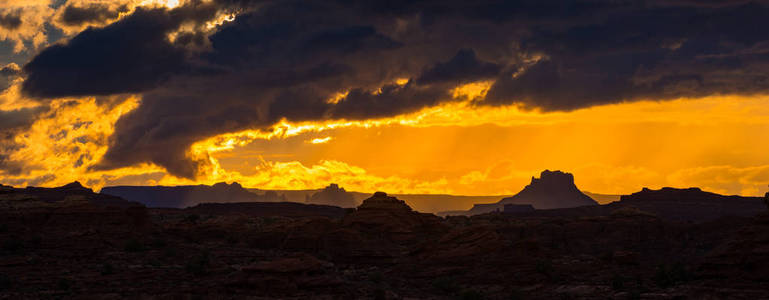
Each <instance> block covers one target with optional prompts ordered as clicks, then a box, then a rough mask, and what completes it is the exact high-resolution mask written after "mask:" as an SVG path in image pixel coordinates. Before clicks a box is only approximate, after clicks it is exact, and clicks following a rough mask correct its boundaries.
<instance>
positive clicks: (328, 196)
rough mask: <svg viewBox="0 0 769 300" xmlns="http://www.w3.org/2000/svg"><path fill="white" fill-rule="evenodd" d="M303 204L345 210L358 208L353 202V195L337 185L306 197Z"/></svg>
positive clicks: (333, 184) (356, 203) (331, 185)
mask: <svg viewBox="0 0 769 300" xmlns="http://www.w3.org/2000/svg"><path fill="white" fill-rule="evenodd" d="M304 202H305V203H308V204H320V205H333V206H339V207H345V208H352V207H356V206H358V202H357V201H355V195H354V194H353V193H349V192H347V191H345V190H344V188H340V187H339V185H337V184H335V183H332V184H330V185H329V186H327V187H326V188H324V189H322V190H320V191H318V192H317V193H314V194H312V196H310V195H307V196H306V198H305V201H304Z"/></svg>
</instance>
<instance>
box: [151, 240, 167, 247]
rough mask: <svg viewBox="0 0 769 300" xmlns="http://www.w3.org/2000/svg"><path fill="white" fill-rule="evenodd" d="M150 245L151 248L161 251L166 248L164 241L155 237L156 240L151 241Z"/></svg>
mask: <svg viewBox="0 0 769 300" xmlns="http://www.w3.org/2000/svg"><path fill="white" fill-rule="evenodd" d="M150 245H151V246H152V248H155V249H162V248H165V247H166V246H167V243H166V241H165V240H164V239H162V238H159V237H156V238H154V239H152V241H150Z"/></svg>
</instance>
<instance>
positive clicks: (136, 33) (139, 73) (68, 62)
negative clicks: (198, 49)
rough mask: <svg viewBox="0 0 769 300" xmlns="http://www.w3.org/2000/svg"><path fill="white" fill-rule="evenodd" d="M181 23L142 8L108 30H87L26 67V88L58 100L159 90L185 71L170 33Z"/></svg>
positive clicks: (165, 15)
mask: <svg viewBox="0 0 769 300" xmlns="http://www.w3.org/2000/svg"><path fill="white" fill-rule="evenodd" d="M180 22H181V20H178V19H174V18H172V17H171V16H169V15H168V14H167V13H166V11H165V10H161V9H154V10H146V9H137V11H136V12H134V13H133V14H132V15H131V16H130V17H128V18H125V19H123V20H121V21H119V22H117V23H114V24H112V25H110V26H107V27H106V28H103V29H96V28H88V29H86V30H85V31H83V32H82V33H80V34H78V35H77V36H75V37H74V38H72V40H70V41H69V42H68V43H67V44H64V45H53V46H51V47H48V48H47V49H45V50H43V51H42V52H41V53H40V54H38V55H37V56H36V57H35V58H33V59H32V61H30V62H29V63H28V64H27V65H25V66H24V71H25V72H26V73H27V74H28V77H27V79H26V80H25V81H24V84H23V86H22V89H23V91H24V92H26V93H27V94H28V95H31V96H34V97H57V96H83V95H109V94H115V93H131V92H139V91H143V90H146V89H149V88H152V87H155V86H157V85H158V84H160V83H161V82H162V81H163V80H165V79H167V78H168V77H169V76H170V75H171V74H173V73H175V72H179V71H181V70H182V69H183V68H184V67H185V66H184V52H183V51H182V50H181V49H177V48H176V47H174V46H173V45H170V44H169V43H167V41H166V35H167V34H168V32H169V30H171V29H174V28H176V27H177V26H179V24H180Z"/></svg>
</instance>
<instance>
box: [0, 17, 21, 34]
mask: <svg viewBox="0 0 769 300" xmlns="http://www.w3.org/2000/svg"><path fill="white" fill-rule="evenodd" d="M20 26H21V14H19V13H8V14H0V27H3V28H5V29H8V30H14V29H18V28H19V27H20Z"/></svg>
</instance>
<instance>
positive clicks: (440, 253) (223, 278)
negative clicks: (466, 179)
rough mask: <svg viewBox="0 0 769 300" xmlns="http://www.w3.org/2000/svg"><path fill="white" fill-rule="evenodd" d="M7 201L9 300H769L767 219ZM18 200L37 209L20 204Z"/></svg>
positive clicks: (4, 273) (3, 267) (4, 246)
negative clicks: (445, 214) (444, 214)
mask: <svg viewBox="0 0 769 300" xmlns="http://www.w3.org/2000/svg"><path fill="white" fill-rule="evenodd" d="M68 190H71V191H69V192H68ZM0 191H2V197H3V199H5V200H2V201H0V203H3V205H4V206H3V207H6V208H7V209H3V210H0V212H2V214H3V215H2V216H0V246H1V247H0V297H2V298H8V299H11V298H19V299H40V298H96V299H103V298H109V299H122V298H131V299H141V298H153V299H197V298H214V299H241V298H248V299H265V298H268V299H270V298H279V299H308V298H312V299H406V298H411V299H607V298H610V299H686V298H691V299H722V298H736V299H748V298H753V299H762V298H765V297H766V295H767V293H769V285H767V281H766V278H767V276H769V274H766V270H769V265H767V263H768V262H769V253H767V251H766V249H769V246H768V245H767V242H769V237H768V236H767V234H768V233H769V228H767V226H769V214H764V215H758V216H753V217H731V218H719V219H716V220H712V221H707V222H701V223H688V222H676V221H668V220H666V219H665V218H660V217H658V216H655V215H654V214H651V213H649V212H646V211H643V210H641V209H637V208H632V207H630V206H627V207H624V208H623V207H618V208H617V209H616V210H614V211H612V212H610V213H607V214H605V215H600V216H590V215H578V216H563V215H555V216H545V215H537V216H519V215H516V213H499V214H484V215H478V216H473V217H465V216H458V217H449V218H445V219H443V218H439V217H436V216H434V215H432V214H424V213H420V212H418V211H415V210H413V209H412V208H411V207H409V206H408V205H406V204H405V203H404V202H403V201H401V200H399V199H397V198H395V197H391V196H388V195H387V194H385V193H376V194H375V195H373V196H372V197H370V198H368V199H366V200H364V201H363V203H362V204H361V205H360V206H359V207H357V208H356V209H348V210H342V209H341V208H337V209H339V210H342V211H344V214H342V215H339V216H319V215H293V216H285V215H281V214H284V213H287V212H288V211H282V213H281V212H280V211H273V212H272V213H270V214H265V213H264V212H263V211H262V212H260V210H262V209H264V207H259V206H258V205H257V206H253V207H248V206H243V204H214V205H199V206H197V207H195V208H190V209H145V208H143V207H141V206H131V207H119V206H104V205H97V204H93V203H90V202H89V201H88V200H87V199H98V198H99V197H102V196H99V195H98V194H93V193H91V192H88V193H86V192H85V191H82V189H81V188H78V187H74V189H61V190H58V191H57V192H56V193H53V192H52V191H51V190H44V191H45V193H44V194H38V196H39V197H40V198H37V199H38V200H35V201H36V202H35V201H33V202H34V203H35V204H36V206H32V205H28V204H30V203H33V202H29V201H30V200H29V199H30V197H31V196H29V195H30V192H26V191H25V189H10V188H6V187H2V188H0ZM57 193H58V194H57ZM43 195H45V196H46V197H42V196H43ZM73 195H75V196H77V195H80V196H77V197H73ZM19 199H27V200H23V201H22V202H13V201H18V200H19ZM39 199H44V200H43V201H41V200H39ZM65 199H66V200H65ZM83 199H86V200H83ZM113 200H114V199H113ZM24 201H26V202H24ZM8 203H13V204H19V203H26V204H25V205H11V204H8ZM293 204H296V205H302V207H304V206H308V205H304V204H298V203H293ZM293 204H292V205H293ZM759 204H760V202H759ZM517 209H520V210H526V211H529V209H524V208H522V207H518V208H517ZM583 209H584V208H571V209H567V210H573V211H582V210H583ZM541 211H543V210H537V211H536V212H537V213H539V212H541ZM544 211H555V210H544ZM142 212H144V213H142ZM520 213H527V212H520Z"/></svg>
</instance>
